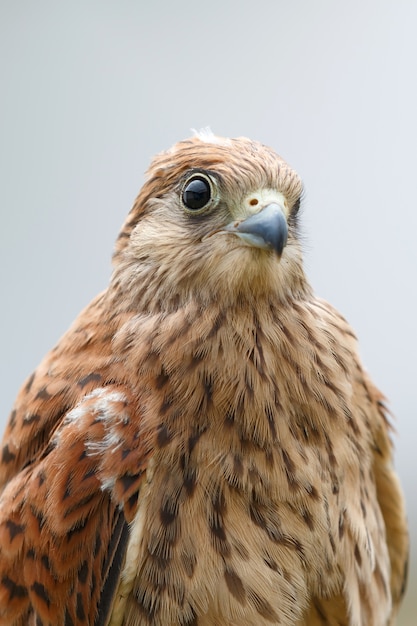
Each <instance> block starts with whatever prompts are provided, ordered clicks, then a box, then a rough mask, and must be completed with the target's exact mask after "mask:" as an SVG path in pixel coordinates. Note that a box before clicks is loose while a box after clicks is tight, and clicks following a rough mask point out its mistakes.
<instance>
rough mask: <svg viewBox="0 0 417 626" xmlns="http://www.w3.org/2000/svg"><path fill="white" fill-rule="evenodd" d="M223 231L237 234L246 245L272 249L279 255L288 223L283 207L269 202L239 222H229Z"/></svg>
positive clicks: (286, 233) (285, 239) (285, 237)
mask: <svg viewBox="0 0 417 626" xmlns="http://www.w3.org/2000/svg"><path fill="white" fill-rule="evenodd" d="M223 232H227V233H233V234H234V235H237V236H238V237H239V238H240V239H242V240H243V241H244V242H245V244H246V245H248V246H252V247H254V248H262V249H264V250H265V249H266V250H274V251H275V252H276V254H277V255H278V257H281V255H282V251H283V250H284V247H285V245H286V243H287V238H288V225H287V220H286V217H285V213H284V210H283V208H282V207H281V206H280V205H279V204H277V203H271V204H268V205H267V206H265V207H264V208H263V209H261V210H260V211H259V212H258V213H255V215H251V216H250V217H248V218H247V219H245V220H243V221H241V222H239V221H235V222H231V223H230V224H228V225H227V226H226V227H225V229H224V231H223Z"/></svg>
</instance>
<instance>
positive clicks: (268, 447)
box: [111, 311, 389, 626]
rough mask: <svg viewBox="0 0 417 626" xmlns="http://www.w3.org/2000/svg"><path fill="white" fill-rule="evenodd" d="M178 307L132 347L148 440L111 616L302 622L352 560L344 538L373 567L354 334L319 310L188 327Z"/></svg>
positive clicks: (367, 568) (130, 620) (375, 513)
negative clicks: (324, 320)
mask: <svg viewBox="0 0 417 626" xmlns="http://www.w3.org/2000/svg"><path fill="white" fill-rule="evenodd" d="M303 313H305V311H304V312H303ZM272 314H273V313H269V315H272ZM311 316H312V318H311V320H313V321H314V319H315V318H314V313H311ZM311 320H310V322H311ZM268 321H270V320H268ZM180 322H181V327H182V328H183V326H184V324H183V322H184V318H182V319H181V320H180V319H178V320H175V319H172V318H171V319H167V320H162V321H161V323H160V324H159V325H158V328H156V327H155V328H154V329H153V330H152V332H150V333H149V328H148V329H146V332H147V333H148V337H149V339H148V344H147V351H145V352H144V353H142V354H139V355H135V354H134V350H133V349H132V350H131V354H130V360H129V362H130V364H131V366H132V367H135V368H137V370H138V371H139V372H140V380H141V388H140V389H138V390H137V392H138V394H139V397H140V405H141V409H142V411H143V416H144V419H143V428H144V429H145V430H146V429H149V430H152V431H153V432H154V433H155V452H154V454H153V459H152V464H151V468H150V469H149V470H148V472H147V482H146V485H145V486H144V487H143V488H142V491H141V495H140V499H139V506H138V511H137V515H136V518H135V520H134V522H133V524H132V527H131V540H130V546H129V548H128V551H127V560H126V565H125V572H124V577H123V582H122V586H121V588H120V595H121V596H123V600H121V601H120V603H119V605H118V607H117V608H116V609H115V610H114V618H113V622H111V623H112V624H119V623H123V624H125V625H126V626H131V625H137V626H139V625H142V624H161V625H162V624H190V625H191V624H197V623H198V624H199V625H200V626H201V625H203V626H205V625H206V624H207V625H208V624H241V625H245V624H248V625H249V624H268V623H269V624H270V623H285V624H298V623H300V624H302V623H303V622H302V621H300V620H301V619H302V614H303V612H304V610H305V609H307V607H308V606H309V603H310V601H311V598H313V597H315V596H320V597H322V596H323V595H324V596H329V595H332V594H333V595H337V594H339V593H340V592H341V589H342V585H343V581H344V580H345V578H346V576H352V575H353V574H352V572H353V571H354V569H355V566H357V563H356V565H355V563H352V562H351V559H350V557H349V556H348V555H350V554H351V553H352V542H353V543H354V545H355V547H354V552H355V555H357V557H356V558H357V562H359V561H360V563H361V568H362V570H363V572H365V578H366V576H368V577H369V576H371V571H372V570H373V568H375V562H374V546H373V543H372V539H371V537H370V535H369V533H368V531H367V527H366V524H365V521H364V515H368V518H369V517H372V519H373V522H372V523H373V524H374V525H375V524H376V525H380V526H381V520H380V513H379V510H377V509H373V510H367V507H368V502H369V501H372V493H370V492H371V491H372V490H373V489H374V486H373V484H372V482H371V481H369V484H368V485H364V481H363V476H365V474H366V473H367V472H368V470H369V467H368V466H369V459H368V458H367V454H366V453H365V452H364V448H362V447H361V444H360V441H361V440H363V441H366V437H367V433H366V429H365V428H364V426H363V425H362V424H360V423H359V422H358V420H357V415H356V402H357V399H355V398H353V397H352V388H351V384H350V379H351V378H352V377H353V376H355V363H354V362H352V359H351V358H350V357H351V355H350V354H349V348H348V345H349V341H348V340H349V337H346V336H344V333H343V330H341V331H339V336H338V335H337V334H336V333H333V334H332V333H331V332H329V327H327V330H326V331H323V330H321V328H320V323H319V322H318V321H317V320H316V323H310V328H312V330H311V331H310V336H307V335H306V331H305V325H304V324H303V323H302V317H301V315H300V318H299V319H297V317H296V316H295V317H294V316H293V319H292V321H291V323H287V324H281V325H280V324H278V323H277V324H275V325H271V324H265V325H263V324H262V321H261V320H260V319H259V318H258V319H256V318H255V320H252V321H251V323H247V322H248V320H246V324H245V323H239V322H234V323H233V322H232V323H230V321H228V320H226V319H225V318H224V317H222V316H221V314H220V313H218V314H217V316H213V317H212V318H211V319H208V318H207V317H203V318H198V317H192V316H191V315H190V319H189V320H188V322H189V326H188V330H189V332H188V335H187V340H186V341H185V340H184V335H183V331H182V332H181V333H180V332H176V330H175V328H176V324H178V325H179V323H180ZM267 326H269V327H270V328H271V326H272V328H274V329H275V330H274V333H275V336H272V337H271V336H270V337H267V336H265V334H264V333H263V330H262V328H263V327H267ZM128 330H129V332H131V330H132V328H130V329H125V332H127V331H128ZM137 331H138V329H137V328H136V329H135V332H136V333H137ZM167 336H169V337H170V339H169V350H168V349H167V348H168V345H167V343H166V341H165V339H164V337H167ZM118 341H120V342H122V341H123V333H121V335H120V337H119V338H118ZM336 342H338V354H339V357H338V360H336V359H335V357H334V353H335V352H336V351H335V350H333V348H334V347H335V345H336ZM340 355H342V357H340ZM343 356H345V358H346V360H345V361H344V360H343ZM349 358H350V360H349ZM335 370H337V375H336V376H335ZM301 372H303V374H301ZM335 380H337V381H338V384H337V386H336V384H335V383H334V382H332V381H335ZM156 391H157V392H158V393H155V392H156ZM184 400H185V401H184ZM354 431H357V432H356V434H358V432H359V431H362V432H361V434H362V435H363V437H362V438H361V437H353V436H352V434H353V432H354ZM368 473H369V472H368ZM348 501H349V515H348V514H347V508H348V507H347V502H348ZM352 501H353V502H352ZM368 508H369V509H371V507H370V506H369V507H368ZM364 511H365V514H364ZM381 558H382V566H381V568H380V571H381V569H382V571H383V576H385V577H386V576H387V574H386V571H385V570H386V559H387V557H386V553H383V554H382V557H381ZM307 564H308V567H307ZM378 567H379V566H378ZM368 582H369V581H368ZM388 605H389V600H388V599H387V600H386V607H388ZM123 614H124V618H123V619H124V621H121V619H122V618H121V615H123ZM197 615H198V616H199V617H198V620H197V617H196V616H197ZM201 616H204V617H201Z"/></svg>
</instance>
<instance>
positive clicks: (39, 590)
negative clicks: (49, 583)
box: [31, 581, 51, 609]
mask: <svg viewBox="0 0 417 626" xmlns="http://www.w3.org/2000/svg"><path fill="white" fill-rule="evenodd" d="M31 590H32V591H33V592H34V593H36V595H37V596H38V598H40V599H41V600H43V601H44V602H45V604H46V606H47V607H48V609H49V607H50V606H51V600H50V598H49V595H48V592H47V590H46V588H45V586H44V585H42V583H39V582H37V581H35V582H34V583H33V585H32V586H31Z"/></svg>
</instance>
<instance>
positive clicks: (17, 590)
mask: <svg viewBox="0 0 417 626" xmlns="http://www.w3.org/2000/svg"><path fill="white" fill-rule="evenodd" d="M1 584H2V585H3V586H4V587H6V589H7V591H8V592H9V601H10V602H11V601H12V600H14V599H15V598H26V596H27V595H28V592H27V589H26V587H23V586H22V585H17V584H16V583H15V582H14V580H12V579H11V578H9V577H8V576H3V578H2V579H1Z"/></svg>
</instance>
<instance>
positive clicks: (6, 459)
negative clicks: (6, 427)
mask: <svg viewBox="0 0 417 626" xmlns="http://www.w3.org/2000/svg"><path fill="white" fill-rule="evenodd" d="M15 458H16V455H15V453H14V452H10V450H9V446H8V444H7V443H6V445H5V446H4V447H3V451H2V455H1V460H2V463H5V464H6V465H7V463H10V462H11V461H14V459H15Z"/></svg>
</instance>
